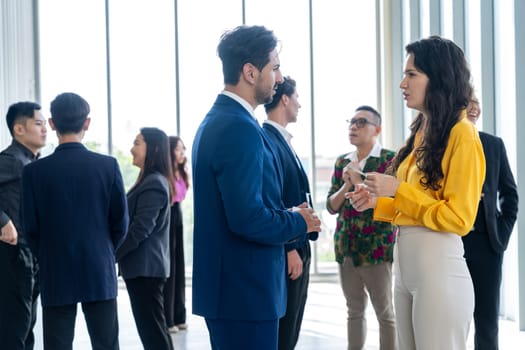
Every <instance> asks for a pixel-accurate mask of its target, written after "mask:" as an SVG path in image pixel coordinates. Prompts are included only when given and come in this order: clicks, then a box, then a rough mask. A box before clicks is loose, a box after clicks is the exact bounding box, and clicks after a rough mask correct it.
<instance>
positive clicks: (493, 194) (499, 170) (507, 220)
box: [479, 132, 518, 253]
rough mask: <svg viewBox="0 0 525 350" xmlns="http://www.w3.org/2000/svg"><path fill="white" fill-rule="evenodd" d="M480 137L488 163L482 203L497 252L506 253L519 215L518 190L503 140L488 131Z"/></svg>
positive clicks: (487, 229) (492, 244) (491, 238)
mask: <svg viewBox="0 0 525 350" xmlns="http://www.w3.org/2000/svg"><path fill="white" fill-rule="evenodd" d="M479 137H480V139H481V143H482V145H483V152H484V153H485V159H486V163H487V170H486V175H485V182H484V184H483V190H482V192H483V199H482V201H481V203H480V204H481V205H483V209H484V213H485V223H486V226H487V227H486V228H485V231H486V232H487V234H488V236H489V240H490V244H491V246H492V248H493V249H494V251H496V252H498V253H502V252H504V251H505V249H507V245H508V243H509V238H510V234H511V233H512V229H513V227H514V223H515V222H516V218H517V215H518V189H517V186H516V182H515V181H514V176H513V175H512V171H511V169H510V165H509V161H508V159H507V152H506V150H505V144H504V143H503V140H502V139H501V138H499V137H497V136H494V135H490V134H487V133H485V132H480V133H479ZM481 229H483V228H481Z"/></svg>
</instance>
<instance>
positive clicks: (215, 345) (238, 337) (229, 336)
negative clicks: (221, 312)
mask: <svg viewBox="0 0 525 350" xmlns="http://www.w3.org/2000/svg"><path fill="white" fill-rule="evenodd" d="M206 326H208V331H209V333H210V342H211V348H212V350H248V349H249V350H276V349H277V332H278V331H277V328H278V327H279V321H278V320H270V321H239V320H223V319H209V318H206Z"/></svg>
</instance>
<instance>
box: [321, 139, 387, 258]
mask: <svg viewBox="0 0 525 350" xmlns="http://www.w3.org/2000/svg"><path fill="white" fill-rule="evenodd" d="M394 154H395V153H394V152H393V151H390V150H387V149H381V152H380V156H379V157H374V156H370V157H368V160H367V161H366V164H365V167H364V168H363V171H364V172H371V171H375V172H378V173H384V172H385V170H386V168H387V166H388V165H389V164H390V161H391V160H392V158H393V157H394ZM348 163H350V157H348V156H347V154H344V155H341V156H339V157H338V158H337V160H336V162H335V166H334V172H333V174H332V181H331V183H332V185H331V187H330V190H329V191H328V195H327V198H326V208H327V209H328V211H329V212H330V213H331V214H336V213H337V214H338V216H337V226H336V229H335V234H334V248H335V260H336V261H337V262H338V263H339V264H342V263H343V260H344V257H345V256H348V257H351V258H352V261H353V263H354V266H366V265H374V264H379V263H382V262H392V260H393V251H394V242H395V236H396V231H397V230H396V228H395V226H393V225H391V224H390V223H387V222H380V221H374V220H373V209H368V210H365V211H364V212H358V211H356V210H355V209H354V208H353V207H352V205H350V202H349V201H348V200H345V202H344V203H343V205H342V206H341V208H339V211H336V210H333V209H332V208H331V207H330V196H331V195H332V194H334V193H335V192H337V191H338V190H339V189H340V188H341V187H342V186H343V184H344V181H343V169H344V167H345V166H346V165H347V164H348Z"/></svg>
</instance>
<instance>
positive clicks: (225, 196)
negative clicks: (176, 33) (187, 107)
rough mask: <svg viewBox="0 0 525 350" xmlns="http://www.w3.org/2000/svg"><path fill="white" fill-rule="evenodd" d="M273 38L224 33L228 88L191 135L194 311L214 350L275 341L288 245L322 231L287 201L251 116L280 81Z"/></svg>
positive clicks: (260, 31) (253, 32)
mask: <svg viewBox="0 0 525 350" xmlns="http://www.w3.org/2000/svg"><path fill="white" fill-rule="evenodd" d="M276 46H277V39H276V38H275V36H274V35H273V32H271V31H269V30H267V29H266V28H264V27H261V26H250V27H249V26H240V27H237V28H236V29H234V30H232V31H229V32H227V33H225V34H224V35H223V36H222V38H221V41H220V43H219V46H218V54H219V57H220V58H221V60H222V64H223V73H224V84H225V88H224V91H223V92H222V93H221V94H219V96H218V97H217V100H216V101H215V104H214V105H213V107H212V108H211V110H210V111H209V112H208V114H207V115H206V117H205V118H204V120H203V122H202V123H201V125H200V127H199V129H198V130H197V134H196V136H195V140H194V143H193V149H192V166H193V184H194V185H193V188H194V243H193V254H194V255H193V289H192V290H193V312H194V313H195V314H197V315H201V316H204V317H205V319H206V324H207V327H208V330H209V333H210V341H211V345H212V348H213V349H221V350H222V349H227V350H237V349H239V350H245V349H260V350H272V349H277V334H278V320H279V318H280V317H282V316H283V315H284V312H285V308H286V279H285V278H286V276H285V254H284V244H285V243H287V242H290V241H292V240H296V239H303V238H304V236H305V235H306V233H307V232H311V231H320V220H319V218H318V217H317V216H316V215H315V214H313V211H312V209H309V208H306V203H303V204H302V207H300V208H298V207H296V208H293V209H287V208H286V207H285V206H284V204H283V202H282V188H283V181H282V169H281V166H280V163H279V160H278V158H277V155H276V154H275V152H274V150H273V148H272V146H271V141H270V140H268V137H267V136H266V135H265V134H264V132H263V130H262V128H261V127H260V125H259V124H258V123H257V120H256V119H255V116H254V109H255V108H256V107H257V106H258V105H260V104H264V103H268V102H270V101H271V100H272V97H273V95H274V93H275V88H276V83H279V82H282V75H281V72H280V70H279V57H278V53H277V50H276Z"/></svg>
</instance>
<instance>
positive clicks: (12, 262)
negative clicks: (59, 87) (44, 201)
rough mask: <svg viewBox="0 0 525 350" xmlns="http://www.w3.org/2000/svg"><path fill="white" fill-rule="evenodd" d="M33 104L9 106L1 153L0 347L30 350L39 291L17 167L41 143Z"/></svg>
mask: <svg viewBox="0 0 525 350" xmlns="http://www.w3.org/2000/svg"><path fill="white" fill-rule="evenodd" d="M40 109H41V108H40V105H39V104H37V103H34V102H18V103H14V104H12V105H11V106H9V110H8V111H7V115H6V122H7V128H8V129H9V132H10V133H11V136H13V141H12V142H11V145H9V147H7V148H6V149H5V150H3V151H2V152H1V153H0V228H1V231H0V285H1V287H0V344H1V347H2V348H4V349H12V350H32V349H33V347H34V344H35V338H34V335H33V327H34V326H35V323H36V310H37V300H38V293H39V285H38V280H37V279H38V264H37V261H36V258H35V256H34V255H33V254H32V253H31V249H29V246H28V244H27V239H26V236H25V234H24V231H23V230H22V225H21V223H20V215H19V210H20V182H21V179H22V169H23V168H24V166H25V165H26V164H29V163H31V162H33V161H35V160H37V159H38V157H39V156H40V153H39V151H40V148H42V147H43V146H44V145H45V144H46V135H47V129H46V120H45V119H44V116H43V115H42V113H40Z"/></svg>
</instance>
